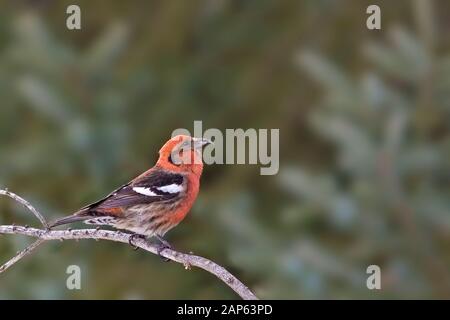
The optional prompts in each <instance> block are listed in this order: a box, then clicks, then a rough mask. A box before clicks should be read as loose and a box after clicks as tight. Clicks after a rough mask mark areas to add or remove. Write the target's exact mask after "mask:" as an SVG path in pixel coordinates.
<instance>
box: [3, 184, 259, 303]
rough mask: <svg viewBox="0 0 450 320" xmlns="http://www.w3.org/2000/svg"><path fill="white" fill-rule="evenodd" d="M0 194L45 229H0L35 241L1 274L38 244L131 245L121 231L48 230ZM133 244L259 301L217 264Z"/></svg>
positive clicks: (25, 203)
mask: <svg viewBox="0 0 450 320" xmlns="http://www.w3.org/2000/svg"><path fill="white" fill-rule="evenodd" d="M0 195H5V196H8V197H10V198H12V199H14V200H15V201H17V202H19V203H20V204H22V205H23V206H25V207H26V208H27V209H28V210H30V211H31V212H32V213H33V214H34V215H35V216H36V217H37V218H38V219H39V221H40V222H41V223H42V225H43V226H44V227H45V229H46V230H42V229H35V228H29V227H24V226H15V225H13V226H7V225H6V226H0V234H21V235H26V236H30V237H35V238H38V240H37V241H35V242H33V243H32V244H31V245H29V246H28V247H27V248H25V249H24V250H22V251H20V252H18V253H17V254H16V255H15V256H14V257H13V258H11V259H10V260H9V261H8V262H6V263H5V264H4V265H2V266H0V273H2V272H4V271H5V270H7V269H8V268H10V267H11V266H12V265H14V264H15V263H16V262H18V261H19V260H21V259H22V258H24V257H25V256H26V255H28V254H30V253H31V252H32V251H33V250H34V249H36V248H37V247H38V246H39V245H40V244H41V243H43V242H44V241H47V240H60V241H61V240H65V239H67V240H78V239H95V240H100V239H102V240H111V241H116V242H123V243H130V237H131V235H130V234H129V233H124V232H120V231H109V230H100V229H76V230H71V229H68V230H49V229H48V223H47V221H46V220H45V219H44V217H43V216H42V215H41V214H40V213H39V212H38V211H37V210H36V209H35V208H34V207H33V206H32V205H31V204H30V203H29V202H28V201H26V200H25V199H23V198H21V197H19V196H18V195H16V194H14V193H12V192H10V191H8V190H1V189H0ZM133 244H135V245H136V246H137V247H139V248H142V249H144V250H146V251H148V252H151V253H154V254H158V255H161V256H163V257H165V258H167V259H170V260H173V261H175V262H178V263H181V264H183V265H184V267H185V268H186V269H190V268H191V266H194V267H198V268H201V269H203V270H206V271H208V272H210V273H212V274H214V275H215V276H216V277H217V278H219V279H220V280H222V281H223V282H224V283H225V284H226V285H228V286H229V287H230V288H231V289H233V290H234V291H235V292H236V293H237V294H238V295H239V296H240V297H241V298H242V299H244V300H257V299H258V298H257V297H256V296H255V295H254V294H253V292H251V291H250V289H249V288H248V287H247V286H245V285H244V284H243V283H242V282H241V281H240V280H239V279H238V278H236V277H235V276H233V275H232V274H231V273H230V272H228V271H227V270H226V269H225V268H223V267H221V266H219V265H218V264H217V263H215V262H213V261H211V260H208V259H206V258H203V257H199V256H195V255H191V254H186V253H181V252H178V251H175V250H173V249H164V250H162V251H161V252H159V246H158V245H155V244H151V243H150V242H148V241H147V240H145V239H141V238H135V239H133Z"/></svg>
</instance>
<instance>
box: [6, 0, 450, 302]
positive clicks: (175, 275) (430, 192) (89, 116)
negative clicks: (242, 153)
mask: <svg viewBox="0 0 450 320" xmlns="http://www.w3.org/2000/svg"><path fill="white" fill-rule="evenodd" d="M73 3H77V4H79V5H80V7H81V10H82V30H81V31H69V30H67V29H66V28H65V18H66V14H65V9H66V7H67V5H69V4H73ZM373 3H374V1H357V0H352V1H332V0H320V1H317V0H316V1H313V0H304V1H268V0H259V1H227V0H221V1H206V0H196V1H136V0H134V1H128V2H124V1H123V2H122V1H95V2H93V1H76V2H73V1H70V2H69V1H50V0H48V1H44V0H42V1H20V2H2V3H0V97H1V107H0V187H8V188H9V189H11V190H13V191H14V192H16V193H18V194H20V195H22V196H23V197H25V198H27V199H28V200H29V201H31V202H32V203H33V204H34V205H35V206H36V207H37V208H38V209H39V210H40V211H41V212H43V213H44V214H45V215H46V216H47V217H48V218H49V219H53V218H55V217H59V216H62V215H66V214H69V213H71V212H72V211H74V210H76V209H78V208H79V207H81V206H82V205H84V204H86V203H89V202H91V201H93V200H95V199H97V198H99V197H101V196H103V195H105V194H106V193H108V192H109V191H111V190H112V189H113V188H115V187H116V186H118V185H120V184H122V183H124V182H126V181H128V180H129V179H130V178H131V177H133V176H135V175H137V174H138V173H140V172H141V171H143V170H145V169H147V168H148V167H150V166H152V165H153V163H154V162H155V160H156V157H157V150H158V149H159V147H160V146H161V145H162V143H163V142H164V141H165V140H167V139H168V138H169V136H170V134H171V132H172V131H173V130H174V129H176V128H187V129H192V124H193V121H194V120H202V121H203V127H204V128H205V129H206V128H212V127H214V128H219V129H225V128H280V138H281V141H280V151H281V155H280V160H281V167H280V173H279V174H278V175H276V176H260V175H259V168H258V167H257V166H251V165H213V166H208V167H206V168H205V172H204V176H203V178H202V190H201V194H200V197H199V199H198V201H197V203H196V205H195V207H194V209H193V210H192V212H191V214H190V215H189V216H188V217H187V219H186V220H185V221H184V222H183V223H182V224H181V225H180V226H179V227H178V228H176V229H174V230H173V231H171V232H170V233H169V234H168V240H169V241H170V242H171V243H172V244H173V245H174V246H175V247H176V248H178V249H180V250H183V251H193V252H195V253H196V254H199V255H204V256H206V257H209V258H211V259H212V260H214V261H216V262H217V263H219V264H221V265H223V266H225V267H227V268H228V269H230V271H232V272H233V273H235V274H236V275H237V276H238V277H239V278H240V279H242V280H243V281H244V282H245V283H246V284H247V285H248V286H250V287H251V288H253V289H254V290H255V292H256V294H257V295H258V296H260V297H261V298H278V299H280V298H288V299H298V298H433V297H440V298H443V297H447V298H448V297H449V296H450V272H449V266H450V261H449V258H450V257H449V255H448V253H447V252H448V251H449V250H448V248H449V245H450V233H449V230H450V202H449V194H450V96H449V92H450V90H449V89H450V52H449V47H450V43H449V40H448V36H447V34H448V31H449V28H450V24H449V21H450V19H449V14H450V3H448V2H446V1H408V0H402V1H395V2H393V1H375V3H379V5H380V7H381V9H382V19H383V20H382V30H381V31H369V30H367V29H366V27H365V19H366V17H367V15H366V14H365V10H366V7H367V6H368V5H369V4H373ZM13 222H15V223H23V224H30V225H31V224H32V223H35V222H34V221H33V219H32V217H30V215H29V214H28V213H27V212H25V211H24V210H23V209H22V208H19V207H18V206H17V205H16V204H14V203H12V202H11V201H9V200H6V199H0V223H1V224H10V223H13ZM0 240H1V241H0V259H1V261H6V260H7V259H8V258H9V257H10V256H12V255H13V254H14V252H16V251H17V250H19V249H21V248H23V247H24V246H25V245H26V244H27V243H28V242H29V241H30V239H25V238H22V237H15V236H7V237H6V236H3V237H1V238H0ZM71 264H77V265H80V266H81V268H82V272H83V281H82V290H80V291H76V290H75V291H69V290H67V289H66V286H65V281H66V276H67V275H66V273H65V271H66V268H67V266H68V265H71ZM371 264H378V265H380V267H381V270H382V290H379V291H370V290H368V289H367V287H366V278H367V276H368V275H367V274H366V268H367V266H369V265H371ZM0 298H3V299H10V298H39V299H44V298H86V299H96V298H97V299H98V298H117V299H118V298H129V299H139V298H159V299H164V298H187V299H199V298H208V299H215V298H216V299H217V298H225V299H228V298H236V296H235V295H234V294H233V293H232V292H231V291H230V290H229V288H227V287H226V286H225V285H224V284H222V283H221V282H220V281H218V280H216V279H215V278H214V277H213V276H212V275H210V274H208V273H206V272H203V271H199V270H192V271H185V270H184V269H183V268H182V266H180V265H178V264H175V263H164V262H162V261H161V260H160V259H159V258H157V257H155V256H152V255H148V254H146V253H144V252H139V251H138V252H134V251H133V250H131V249H130V248H129V247H127V246H124V245H120V244H117V243H109V242H93V241H82V242H79V243H76V242H64V243H47V244H45V245H43V246H42V247H41V248H40V249H38V250H37V251H36V253H35V254H34V255H32V256H30V257H27V258H26V259H25V260H23V261H22V262H21V263H19V264H17V265H16V266H14V267H13V268H12V269H11V270H9V271H8V272H6V273H5V274H2V275H1V276H0Z"/></svg>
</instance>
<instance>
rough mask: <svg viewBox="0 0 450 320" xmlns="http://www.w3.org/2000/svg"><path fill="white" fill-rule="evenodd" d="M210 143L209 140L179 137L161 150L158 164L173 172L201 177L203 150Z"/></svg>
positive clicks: (174, 138) (172, 139)
mask: <svg viewBox="0 0 450 320" xmlns="http://www.w3.org/2000/svg"><path fill="white" fill-rule="evenodd" d="M210 143H212V142H211V141H210V140H208V139H203V138H193V137H190V136H186V135H177V136H175V137H173V138H171V139H170V140H169V141H167V142H166V143H165V144H164V145H163V146H162V148H161V149H160V150H159V159H158V163H157V164H158V165H160V166H163V167H165V168H166V169H170V170H172V171H176V172H192V173H195V174H198V175H200V174H201V173H202V169H203V162H202V148H203V146H205V145H208V144H210Z"/></svg>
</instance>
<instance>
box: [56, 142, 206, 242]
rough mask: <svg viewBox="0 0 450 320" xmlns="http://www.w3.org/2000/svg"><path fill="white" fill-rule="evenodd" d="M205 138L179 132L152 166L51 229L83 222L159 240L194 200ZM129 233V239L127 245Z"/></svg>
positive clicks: (57, 221) (161, 151)
mask: <svg viewBox="0 0 450 320" xmlns="http://www.w3.org/2000/svg"><path fill="white" fill-rule="evenodd" d="M209 143H211V142H210V141H209V140H207V139H201V138H191V137H189V136H184V135H178V136H175V137H173V138H172V139H170V140H169V141H167V142H166V143H165V144H164V146H163V147H162V148H161V150H159V159H158V161H157V163H156V165H155V166H154V167H153V168H151V169H149V170H147V171H146V172H144V173H142V174H141V175H139V176H138V177H136V178H135V179H133V180H131V181H130V182H128V183H127V184H125V185H123V186H121V187H120V188H118V189H116V190H114V191H113V192H112V193H110V194H109V195H108V196H106V197H105V198H103V199H101V200H99V201H97V202H94V203H92V204H90V205H87V206H85V207H83V208H81V209H80V210H79V211H77V212H75V213H74V214H72V215H70V216H67V217H64V218H61V219H59V220H56V221H55V222H54V223H52V224H51V227H55V226H59V225H62V224H67V223H72V222H77V221H83V222H84V223H87V224H94V225H108V226H112V227H114V228H116V229H124V230H128V231H131V232H133V235H136V236H138V235H139V236H144V237H152V236H155V237H157V238H158V239H159V240H160V241H161V243H162V244H163V245H164V247H170V245H169V244H168V243H167V242H166V241H165V240H164V239H163V238H162V236H164V234H165V233H166V232H167V231H169V230H170V229H172V228H173V227H175V226H176V225H178V223H180V221H181V220H183V219H184V217H185V216H186V214H187V213H188V212H189V210H190V209H191V207H192V205H193V204H194V201H195V199H196V198H197V194H198V191H199V187H200V176H201V175H202V171H203V163H202V147H203V146H204V145H207V144H209ZM132 239H133V237H131V238H130V244H132V243H131V241H132Z"/></svg>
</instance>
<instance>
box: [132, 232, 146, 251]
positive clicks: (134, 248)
mask: <svg viewBox="0 0 450 320" xmlns="http://www.w3.org/2000/svg"><path fill="white" fill-rule="evenodd" d="M135 238H141V239H144V240H145V239H146V238H145V236H144V235H142V234H139V233H133V234H132V235H131V236H130V237H129V238H128V243H129V244H130V246H131V247H132V248H133V250H135V251H136V250H137V249H139V247H138V246H136V245H135V244H133V240H134V239H135Z"/></svg>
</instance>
